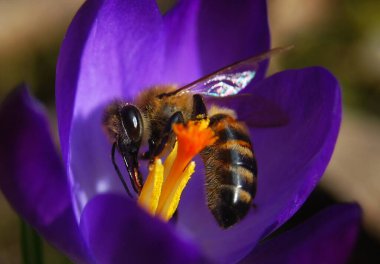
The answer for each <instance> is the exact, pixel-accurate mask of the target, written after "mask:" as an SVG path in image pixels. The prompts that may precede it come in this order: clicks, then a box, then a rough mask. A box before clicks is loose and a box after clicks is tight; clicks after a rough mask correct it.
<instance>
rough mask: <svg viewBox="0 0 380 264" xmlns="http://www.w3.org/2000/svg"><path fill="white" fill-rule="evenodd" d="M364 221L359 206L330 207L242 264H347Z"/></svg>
mask: <svg viewBox="0 0 380 264" xmlns="http://www.w3.org/2000/svg"><path fill="white" fill-rule="evenodd" d="M360 220H361V210H360V207H359V206H358V205H357V204H341V205H334V206H331V207H329V208H327V209H325V210H323V211H322V212H320V213H319V214H317V215H316V216H314V217H313V218H311V219H309V220H308V221H306V222H305V223H303V224H302V225H299V226H297V227H296V228H294V229H292V230H290V231H288V232H286V233H283V234H281V235H279V236H277V237H275V238H273V239H272V240H269V241H267V242H266V243H264V244H261V245H259V246H258V247H257V248H255V250H254V251H253V252H252V253H251V254H250V255H249V256H248V257H247V258H246V259H244V261H243V262H242V263H262V264H270V263H284V264H286V263H300V264H303V263H305V264H306V263H308V264H318V263H325V264H329V263H331V264H339V263H342V264H343V263H347V261H348V258H349V256H350V253H351V251H352V249H353V247H354V245H355V242H356V239H357V236H358V232H359V226H360Z"/></svg>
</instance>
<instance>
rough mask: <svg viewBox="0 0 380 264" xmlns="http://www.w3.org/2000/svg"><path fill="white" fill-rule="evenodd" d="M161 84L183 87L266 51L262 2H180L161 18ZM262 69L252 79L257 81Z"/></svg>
mask: <svg viewBox="0 0 380 264" xmlns="http://www.w3.org/2000/svg"><path fill="white" fill-rule="evenodd" d="M164 22H165V31H166V34H167V40H166V42H167V43H166V55H165V58H166V61H165V73H164V80H165V82H168V83H177V84H186V83H189V82H191V81H195V80H196V79H198V78H200V77H202V76H204V75H206V74H209V73H211V72H213V71H215V70H218V69H220V68H223V67H225V66H228V65H230V64H231V63H233V62H236V61H239V60H242V59H246V58H248V57H251V56H254V55H257V54H259V53H262V52H264V51H268V50H269V42H270V40H269V39H270V37H269V27H268V18H267V9H266V1H263V0H253V1H252V0H245V1H239V3H236V1H231V0H222V1H209V0H204V1H199V0H194V1H189V0H183V1H180V3H179V4H178V5H177V6H176V7H175V8H174V9H173V10H171V11H170V12H169V13H168V14H167V15H166V16H165V20H164ZM266 68H267V62H264V63H263V64H262V67H261V68H260V70H259V72H258V73H257V75H256V77H255V82H256V81H259V80H261V79H262V78H263V77H264V75H265V71H266Z"/></svg>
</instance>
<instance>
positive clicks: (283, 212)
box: [179, 67, 341, 263]
mask: <svg viewBox="0 0 380 264" xmlns="http://www.w3.org/2000/svg"><path fill="white" fill-rule="evenodd" d="M254 95H255V96H256V95H257V96H260V97H262V98H264V99H266V100H268V101H270V102H272V103H273V104H275V105H277V106H278V107H279V108H280V109H283V111H284V113H286V116H288V118H289V121H288V123H287V124H286V125H284V126H280V127H268V128H256V129H253V130H251V138H252V141H253V145H254V149H255V152H256V158H257V162H258V186H257V190H258V191H257V195H256V198H255V200H254V204H255V205H256V209H252V210H251V211H250V213H249V214H248V216H247V217H246V218H245V219H243V221H242V222H241V223H239V224H237V225H236V226H234V227H232V228H230V229H228V230H222V229H221V228H219V227H218V226H217V225H216V222H215V220H214V219H213V218H212V216H211V214H210V212H209V211H208V209H207V207H206V206H205V194H204V186H203V184H204V176H203V175H202V173H201V172H202V171H204V170H203V169H202V163H201V162H197V166H198V169H197V171H198V172H199V171H200V172H199V173H198V174H197V175H194V176H193V177H192V180H191V181H190V185H189V188H187V189H186V190H185V192H184V195H183V199H182V203H181V204H180V210H179V228H180V229H182V230H186V231H187V232H190V230H191V232H192V235H193V237H194V239H195V240H197V241H199V242H200V244H201V246H202V249H203V250H204V252H206V254H207V256H208V257H209V258H210V259H212V260H215V261H216V262H223V263H229V262H236V261H238V260H239V259H240V258H242V257H243V256H244V255H246V254H247V253H248V252H249V251H250V250H251V249H252V248H253V247H254V245H255V244H256V243H257V241H259V240H260V239H261V238H262V237H263V236H265V235H267V234H269V233H270V232H271V231H273V230H274V229H275V228H277V227H278V226H279V225H281V224H282V223H284V222H285V221H286V220H287V219H289V218H290V217H291V216H292V215H293V214H294V213H295V212H296V211H297V210H298V208H299V207H300V206H301V205H302V203H303V202H304V201H305V199H306V198H307V196H308V195H309V194H310V192H311V190H312V189H313V188H314V187H315V185H316V184H317V182H318V180H319V178H320V177H321V175H322V174H323V172H324V170H325V168H326V166H327V164H328V162H329V160H330V157H331V154H332V152H333V149H334V146H335V142H336V138H337V135H338V130H339V126H340V121H341V96H340V88H339V85H338V83H337V81H336V79H335V78H334V77H333V76H332V75H331V74H330V73H329V72H328V71H326V70H324V69H322V68H318V67H315V68H307V69H302V70H289V71H284V72H281V73H278V74H276V75H274V76H272V77H270V78H268V79H266V80H264V81H263V82H261V83H260V84H259V85H257V86H256V87H255V90H254ZM253 109H254V108H253ZM199 167H201V169H199ZM194 212H196V213H194Z"/></svg>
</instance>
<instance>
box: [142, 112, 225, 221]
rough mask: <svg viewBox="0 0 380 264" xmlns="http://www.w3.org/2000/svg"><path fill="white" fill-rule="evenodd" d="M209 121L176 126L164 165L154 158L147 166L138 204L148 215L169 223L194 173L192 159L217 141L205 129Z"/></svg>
mask: <svg viewBox="0 0 380 264" xmlns="http://www.w3.org/2000/svg"><path fill="white" fill-rule="evenodd" d="M209 122H210V121H209V120H208V119H205V120H200V121H189V122H188V123H187V124H186V125H183V124H175V125H173V131H174V133H175V134H176V136H177V141H176V143H175V146H174V148H173V150H172V151H171V152H170V154H169V155H168V157H167V158H166V160H165V162H164V164H162V162H161V160H160V159H156V160H155V161H154V163H153V164H152V165H151V166H150V167H149V175H148V178H147V180H146V181H145V184H144V187H143V189H142V191H141V194H140V196H139V198H138V203H139V204H140V205H141V206H142V207H143V208H145V209H146V210H147V211H148V212H149V213H150V214H152V215H154V216H159V217H160V218H161V219H163V220H165V221H168V220H169V219H170V218H171V217H172V216H173V214H174V212H175V211H176V210H177V207H178V204H179V200H180V198H181V194H182V191H183V190H184V188H185V186H186V184H187V183H188V181H189V179H190V177H191V175H192V174H193V173H194V171H195V162H194V161H192V159H193V158H194V157H195V156H196V155H197V154H198V153H199V152H200V151H202V150H203V149H204V148H205V147H206V146H208V145H211V144H213V143H214V142H215V141H216V139H217V138H216V137H215V136H214V132H213V131H212V130H211V129H210V128H209V127H208V124H209Z"/></svg>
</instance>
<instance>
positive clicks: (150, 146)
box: [139, 138, 156, 160]
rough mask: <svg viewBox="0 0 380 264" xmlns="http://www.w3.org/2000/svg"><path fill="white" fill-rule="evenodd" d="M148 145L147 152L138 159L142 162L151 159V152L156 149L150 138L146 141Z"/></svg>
mask: <svg viewBox="0 0 380 264" xmlns="http://www.w3.org/2000/svg"><path fill="white" fill-rule="evenodd" d="M148 144H149V150H148V151H146V152H144V153H142V154H141V155H140V157H139V158H140V159H142V160H149V159H151V158H153V156H152V154H151V151H152V150H153V149H154V148H155V147H156V142H155V141H154V140H153V139H151V138H150V139H149V140H148Z"/></svg>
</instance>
